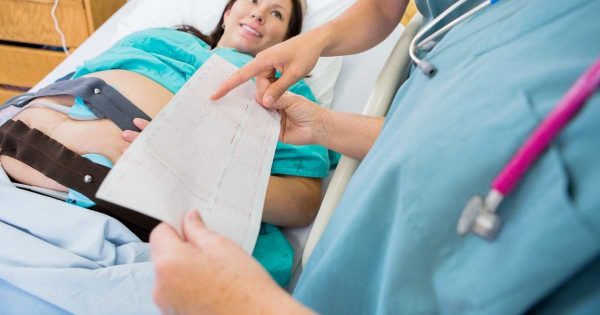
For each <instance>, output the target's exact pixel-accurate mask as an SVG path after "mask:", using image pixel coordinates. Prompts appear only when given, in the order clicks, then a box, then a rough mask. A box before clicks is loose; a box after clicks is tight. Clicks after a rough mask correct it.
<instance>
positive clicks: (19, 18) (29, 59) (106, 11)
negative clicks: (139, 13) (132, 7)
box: [0, 0, 126, 102]
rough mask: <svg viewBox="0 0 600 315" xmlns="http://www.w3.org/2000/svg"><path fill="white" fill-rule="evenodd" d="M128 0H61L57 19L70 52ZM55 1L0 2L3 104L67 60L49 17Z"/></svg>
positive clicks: (7, 0) (0, 0) (14, 0)
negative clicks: (5, 100)
mask: <svg viewBox="0 0 600 315" xmlns="http://www.w3.org/2000/svg"><path fill="white" fill-rule="evenodd" d="M125 2H126V0H60V1H59V5H58V7H57V10H56V17H57V19H58V21H59V25H60V28H61V30H62V31H63V33H64V34H65V39H66V44H67V47H68V49H69V50H70V51H73V50H74V49H76V48H77V47H78V46H79V45H81V43H83V41H84V40H85V39H86V38H87V37H88V36H90V35H91V34H92V33H93V32H94V31H95V30H96V29H97V28H98V27H100V25H102V23H104V21H106V20H107V19H108V18H109V17H110V16H111V15H112V14H113V13H114V12H115V11H117V10H118V9H119V8H120V7H121V6H122V5H123V4H125ZM53 5H54V0H0V8H2V9H1V10H0V102H1V101H3V100H4V99H6V98H8V97H10V96H12V95H15V94H19V93H21V92H20V91H19V90H27V89H28V88H31V87H32V86H34V85H35V84H36V83H37V82H38V81H39V80H41V79H42V78H43V77H44V76H46V74H48V72H50V71H51V70H52V69H53V68H54V67H56V66H57V65H58V64H59V63H60V62H61V61H62V60H63V59H64V58H65V57H66V55H65V53H64V52H62V48H61V47H62V43H61V39H60V36H59V34H58V33H57V32H56V30H55V28H54V21H53V20H52V17H51V15H50V12H51V10H52V6H53Z"/></svg>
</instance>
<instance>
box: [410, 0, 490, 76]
mask: <svg viewBox="0 0 600 315" xmlns="http://www.w3.org/2000/svg"><path fill="white" fill-rule="evenodd" d="M467 1H468V0H459V1H457V2H455V3H454V4H452V5H451V6H450V7H448V8H447V9H446V10H444V12H442V13H441V14H440V15H438V16H437V17H435V18H434V19H433V20H431V22H429V23H428V24H427V25H425V26H424V27H423V28H422V29H421V30H420V31H419V32H418V33H417V35H415V37H414V38H413V40H412V41H411V43H410V47H409V49H408V54H409V56H410V58H411V59H412V61H413V62H414V63H415V65H416V66H417V67H418V68H419V69H420V70H421V71H422V72H423V73H424V74H425V75H427V76H428V77H433V76H434V75H435V73H436V72H437V69H436V67H435V66H434V65H433V64H432V63H431V62H429V61H427V60H425V59H420V58H419V57H418V56H417V49H425V48H426V47H433V45H434V44H435V42H434V40H435V39H436V38H438V37H440V36H442V35H444V34H445V33H446V32H448V31H449V30H450V29H452V28H453V27H454V26H456V25H457V24H459V23H460V22H462V21H464V20H466V19H467V18H469V17H471V16H472V15H474V14H475V13H477V12H479V11H481V10H483V9H484V8H485V7H487V6H489V5H491V4H495V3H496V2H498V1H500V0H486V1H484V2H482V3H481V4H479V5H478V6H476V7H475V8H473V9H471V10H469V11H468V12H467V13H465V14H463V15H461V16H459V17H458V18H456V19H455V20H452V22H450V23H448V24H447V25H445V26H444V27H442V28H440V29H439V30H437V31H436V32H434V33H433V34H431V35H429V36H428V37H427V38H425V39H424V40H422V41H420V39H421V37H423V36H424V35H425V34H426V33H427V32H429V30H431V28H433V27H434V26H435V25H436V24H438V23H439V22H440V21H441V20H442V19H444V18H445V17H446V16H448V15H449V14H451V13H452V12H454V11H455V10H456V9H457V8H458V7H460V6H461V5H463V4H464V3H465V2H467ZM417 42H418V43H417Z"/></svg>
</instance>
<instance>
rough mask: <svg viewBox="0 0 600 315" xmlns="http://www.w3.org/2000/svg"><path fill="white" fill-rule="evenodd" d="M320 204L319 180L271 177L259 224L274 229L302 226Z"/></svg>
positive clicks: (311, 218) (314, 213)
mask: <svg viewBox="0 0 600 315" xmlns="http://www.w3.org/2000/svg"><path fill="white" fill-rule="evenodd" d="M320 202H321V180H320V179H317V178H307V177H296V176H271V178H270V179H269V186H268V187H267V196H266V199H265V207H264V212H263V221H264V222H267V223H271V224H274V225H277V226H289V227H296V226H306V225H308V224H310V222H312V220H313V219H314V218H315V216H316V215H317V211H318V210H319V204H320Z"/></svg>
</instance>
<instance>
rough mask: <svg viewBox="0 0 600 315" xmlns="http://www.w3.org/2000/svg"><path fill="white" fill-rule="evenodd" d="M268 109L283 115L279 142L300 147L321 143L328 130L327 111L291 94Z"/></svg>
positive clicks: (284, 96)
mask: <svg viewBox="0 0 600 315" xmlns="http://www.w3.org/2000/svg"><path fill="white" fill-rule="evenodd" d="M265 107H267V106H265ZM267 108H270V109H277V110H279V112H280V113H281V132H280V136H279V140H281V141H282V142H285V143H289V144H299V145H300V144H316V143H319V137H320V136H321V135H322V134H323V133H324V130H325V128H326V126H325V125H326V122H325V121H324V120H325V117H326V116H327V114H328V112H329V111H328V110H327V109H324V108H322V107H320V106H319V105H317V104H315V103H313V102H311V101H309V100H308V99H306V98H304V97H302V96H300V95H297V94H294V93H291V92H285V93H284V94H283V95H282V96H281V98H279V100H278V101H277V102H276V103H275V104H274V105H273V106H271V107H267Z"/></svg>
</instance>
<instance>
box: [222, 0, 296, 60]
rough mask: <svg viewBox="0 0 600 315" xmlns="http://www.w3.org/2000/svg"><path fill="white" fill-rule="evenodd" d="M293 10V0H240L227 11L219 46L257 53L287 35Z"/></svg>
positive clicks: (252, 53)
mask: <svg viewBox="0 0 600 315" xmlns="http://www.w3.org/2000/svg"><path fill="white" fill-rule="evenodd" d="M291 14H292V1H291V0H238V1H236V2H235V3H234V4H233V6H232V7H231V8H230V9H229V10H227V11H225V13H224V26H225V31H224V33H223V37H221V40H220V41H219V43H218V45H217V47H231V48H235V49H236V50H237V51H239V52H242V53H246V54H249V55H253V56H255V55H256V54H258V53H259V52H260V51H262V50H265V49H267V48H269V47H271V46H273V45H275V44H277V43H280V42H282V41H283V40H284V39H285V36H286V34H287V31H288V25H289V23H290V18H291Z"/></svg>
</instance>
